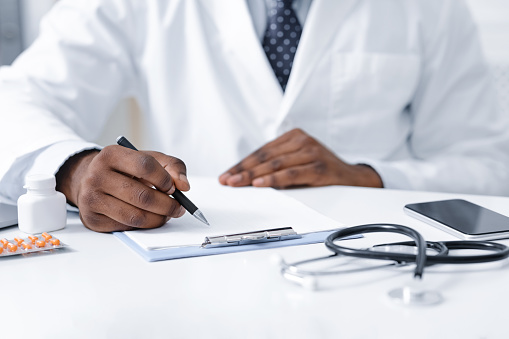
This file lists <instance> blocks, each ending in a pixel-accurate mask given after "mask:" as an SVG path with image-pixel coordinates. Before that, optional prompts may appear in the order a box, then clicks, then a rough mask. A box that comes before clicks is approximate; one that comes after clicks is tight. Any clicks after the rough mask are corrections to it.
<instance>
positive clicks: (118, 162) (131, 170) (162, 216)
mask: <svg viewBox="0 0 509 339" xmlns="http://www.w3.org/2000/svg"><path fill="white" fill-rule="evenodd" d="M152 186H153V187H155V188H156V189H153V188H152ZM189 188H190V187H189V183H188V181H187V177H186V166H185V164H184V163H183V162H182V161H181V160H180V159H177V158H175V157H171V156H168V155H165V154H163V153H159V152H148V151H143V152H137V151H134V150H131V149H128V148H125V147H122V146H118V145H111V146H107V147H105V148H104V149H102V150H101V151H98V150H92V151H85V152H81V153H79V154H77V155H75V156H73V157H71V158H69V159H68V160H67V161H66V162H65V163H64V165H63V166H62V167H61V168H60V170H59V172H58V173H57V189H58V190H60V191H61V192H62V193H64V194H65V196H66V197H67V200H68V201H69V202H70V203H71V204H74V205H76V206H77V207H78V208H79V210H80V217H81V220H82V222H83V224H84V225H85V226H86V227H88V228H90V229H92V230H94V231H97V232H114V231H125V230H133V229H140V228H156V227H159V226H162V225H163V224H165V223H166V222H167V221H168V220H169V219H170V218H178V217H181V216H182V215H184V213H185V212H186V210H185V208H184V207H182V205H181V204H180V203H179V202H178V201H177V200H175V199H173V198H172V197H170V196H169V194H172V193H174V192H175V189H179V190H180V191H187V190H189Z"/></svg>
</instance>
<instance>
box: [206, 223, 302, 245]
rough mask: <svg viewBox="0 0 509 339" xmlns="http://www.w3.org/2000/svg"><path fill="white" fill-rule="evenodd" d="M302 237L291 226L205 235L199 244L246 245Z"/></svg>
mask: <svg viewBox="0 0 509 339" xmlns="http://www.w3.org/2000/svg"><path fill="white" fill-rule="evenodd" d="M297 238H302V236H300V235H299V234H297V232H295V231H294V230H293V228H291V227H282V228H274V229H270V230H262V231H256V232H247V233H238V234H229V235H219V236H215V237H206V238H205V240H204V241H203V244H201V247H203V248H213V247H223V246H235V245H247V244H255V243H260V242H269V241H282V240H290V239H297Z"/></svg>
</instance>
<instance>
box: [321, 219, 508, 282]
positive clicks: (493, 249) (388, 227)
mask: <svg viewBox="0 0 509 339" xmlns="http://www.w3.org/2000/svg"><path fill="white" fill-rule="evenodd" d="M377 232H392V233H399V234H403V235H406V236H408V237H410V238H412V239H413V240H414V241H413V242H412V241H409V242H400V243H393V244H386V245H409V246H416V247H417V254H410V253H398V252H381V251H373V250H367V249H354V248H349V247H345V246H342V245H338V244H337V243H335V241H337V240H341V239H344V238H346V237H349V236H352V235H359V234H365V233H377ZM325 246H326V247H327V248H328V249H329V250H331V251H332V252H334V253H335V254H338V255H345V256H349V257H357V258H365V259H377V260H393V261H397V262H400V263H408V262H415V263H416V268H415V271H414V276H415V277H422V274H423V271H424V267H425V266H429V265H433V264H477V263H484V262H492V261H498V260H502V259H505V258H507V257H509V247H507V246H505V245H502V244H498V243H494V242H490V241H472V240H461V241H440V242H432V241H428V242H426V241H425V240H424V238H423V237H422V236H421V235H420V234H419V233H418V232H417V231H415V230H413V229H411V228H410V227H407V226H403V225H397V224H367V225H360V226H353V227H349V228H345V229H342V230H338V231H336V232H334V233H332V234H330V235H329V236H328V237H327V239H326V240H325ZM378 246H384V245H378ZM426 248H434V249H435V250H436V251H437V252H438V253H437V254H435V255H427V254H426ZM468 249H473V250H482V251H489V252H490V253H486V254H480V255H479V254H476V255H449V254H448V252H449V250H468Z"/></svg>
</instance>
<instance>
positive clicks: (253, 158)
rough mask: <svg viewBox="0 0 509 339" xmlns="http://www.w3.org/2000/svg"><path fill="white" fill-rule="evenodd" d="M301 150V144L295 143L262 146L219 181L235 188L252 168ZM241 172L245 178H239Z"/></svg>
mask: <svg viewBox="0 0 509 339" xmlns="http://www.w3.org/2000/svg"><path fill="white" fill-rule="evenodd" d="M300 148H301V144H299V143H296V142H291V141H290V142H284V143H280V144H276V145H271V144H270V143H269V144H267V145H264V146H263V147H261V148H260V149H258V150H257V151H255V152H253V153H252V154H250V155H248V156H247V157H246V158H244V159H243V160H242V161H241V162H239V163H238V164H237V165H235V166H233V167H232V168H230V169H229V170H228V171H227V172H226V173H224V174H223V175H221V176H220V179H219V181H220V182H221V183H223V184H224V185H229V186H236V185H237V184H238V183H239V182H241V181H242V180H246V179H249V178H250V177H252V176H250V172H249V171H251V170H252V169H253V168H254V167H256V166H258V165H260V164H263V163H265V162H267V161H270V160H272V159H274V158H276V157H278V156H281V155H284V154H288V153H293V152H296V151H297V150H299V149H300ZM241 172H246V173H247V175H248V176H247V177H246V176H240V175H238V174H240V173H241Z"/></svg>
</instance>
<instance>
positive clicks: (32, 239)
mask: <svg viewBox="0 0 509 339" xmlns="http://www.w3.org/2000/svg"><path fill="white" fill-rule="evenodd" d="M28 239H30V241H31V242H32V244H35V242H36V241H37V239H39V238H37V237H36V236H35V235H29V236H28Z"/></svg>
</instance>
